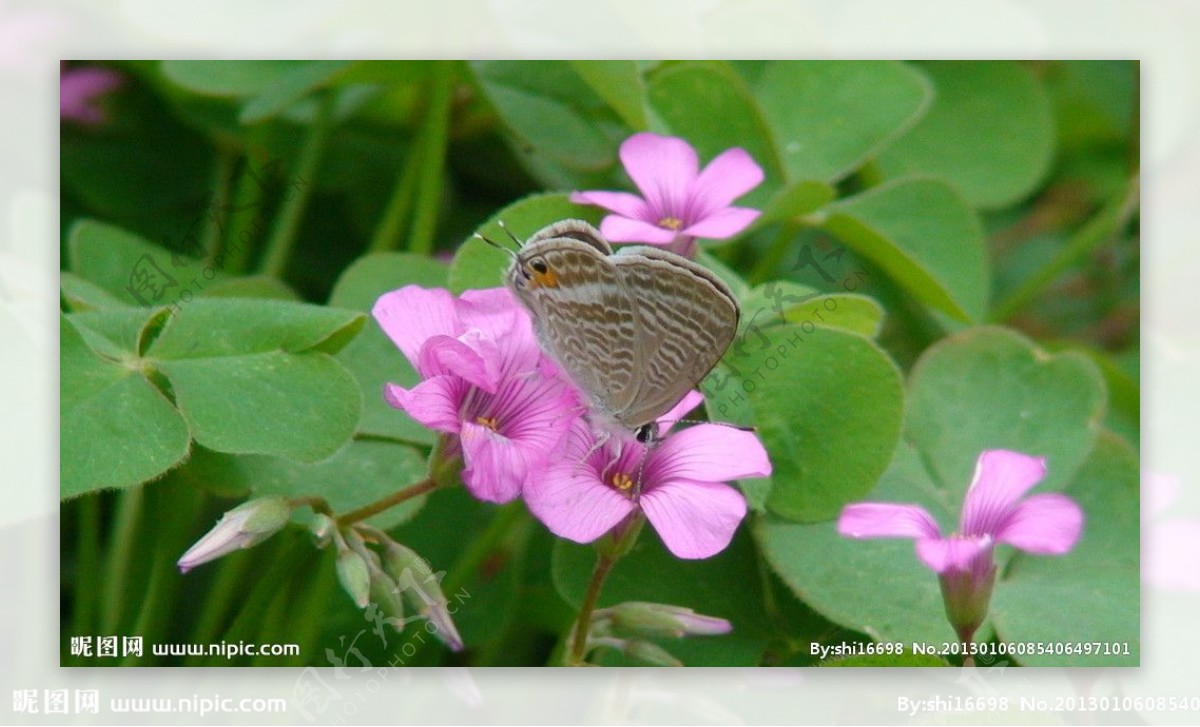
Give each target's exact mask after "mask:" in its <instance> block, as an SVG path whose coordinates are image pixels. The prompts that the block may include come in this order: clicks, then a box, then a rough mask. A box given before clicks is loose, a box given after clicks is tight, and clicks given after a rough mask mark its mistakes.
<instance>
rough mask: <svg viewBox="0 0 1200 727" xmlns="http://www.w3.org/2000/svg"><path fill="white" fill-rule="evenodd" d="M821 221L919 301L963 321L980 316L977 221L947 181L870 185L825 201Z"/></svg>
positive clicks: (984, 278) (982, 285)
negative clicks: (824, 216) (830, 202)
mask: <svg viewBox="0 0 1200 727" xmlns="http://www.w3.org/2000/svg"><path fill="white" fill-rule="evenodd" d="M824 227H825V229H826V230H828V231H829V232H831V233H833V234H834V235H837V237H838V238H839V239H841V240H842V241H843V242H845V243H846V246H847V247H849V248H851V249H852V250H854V251H855V252H856V253H858V254H859V255H861V256H863V257H865V258H867V259H868V260H870V261H871V262H873V263H875V264H876V265H878V266H879V267H881V268H883V270H884V271H885V272H887V274H888V275H890V276H891V277H892V278H893V279H894V280H895V281H896V282H897V283H899V284H900V285H901V286H902V287H903V288H904V289H905V290H906V291H907V292H908V293H909V294H910V295H912V296H914V297H916V298H917V299H918V300H920V301H921V302H923V303H924V304H925V305H928V306H930V307H932V308H935V309H937V310H940V311H942V312H943V313H946V314H947V315H949V316H952V317H953V318H955V319H957V320H960V321H963V322H970V321H975V320H979V319H981V318H982V317H983V315H984V312H985V310H986V307H987V299H988V280H989V279H988V266H987V251H986V248H985V245H984V236H983V226H982V225H981V224H980V221H979V218H978V217H977V216H976V215H975V213H974V212H973V211H972V210H971V209H970V208H969V207H968V206H967V205H966V203H965V202H964V201H963V200H962V198H960V197H959V196H958V194H957V193H955V192H954V190H953V189H951V188H950V187H948V186H946V185H945V184H943V183H941V182H937V181H933V180H922V179H918V180H901V181H897V182H893V183H889V184H885V185H881V186H879V187H875V188H874V189H871V190H869V191H867V192H864V193H862V194H860V195H857V196H854V197H849V198H847V199H845V200H842V201H840V202H837V203H835V204H833V205H831V206H830V207H829V216H828V218H827V219H826V220H825V223H824Z"/></svg>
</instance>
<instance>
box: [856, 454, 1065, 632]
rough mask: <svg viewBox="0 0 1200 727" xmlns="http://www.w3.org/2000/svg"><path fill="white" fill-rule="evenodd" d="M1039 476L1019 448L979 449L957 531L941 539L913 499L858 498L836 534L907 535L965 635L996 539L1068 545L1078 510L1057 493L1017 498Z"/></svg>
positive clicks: (977, 609)
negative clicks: (908, 501) (934, 576)
mask: <svg viewBox="0 0 1200 727" xmlns="http://www.w3.org/2000/svg"><path fill="white" fill-rule="evenodd" d="M1045 474H1046V460H1045V459H1043V458H1041V457H1031V456H1029V455H1026V454H1021V453H1020V452H1009V451H1006V450H1002V449H992V450H987V451H985V452H984V453H983V454H981V455H979V460H978V461H977V462H976V464H975V477H974V479H973V480H972V481H971V487H970V488H969V489H968V490H967V496H966V498H965V500H964V501H963V509H962V517H961V521H960V523H959V530H958V532H956V533H953V534H951V535H950V536H948V537H946V536H943V535H942V533H941V530H940V529H939V528H938V525H937V523H936V522H935V521H934V519H933V517H932V516H931V515H930V514H929V513H928V512H926V510H925V509H924V508H922V507H919V506H917V505H897V504H891V503H884V502H860V503H855V504H853V505H847V506H846V508H845V509H843V510H842V515H841V517H840V518H839V519H838V526H837V527H838V532H839V533H840V534H842V535H844V536H847V537H851V538H914V539H915V540H916V541H917V556H918V557H919V558H920V559H921V561H922V562H923V563H925V565H927V566H929V567H930V568H932V569H933V570H934V571H935V572H936V573H937V574H938V577H939V579H940V582H941V586H942V597H943V600H944V601H945V604H946V615H947V616H948V617H949V618H950V622H951V624H952V625H953V626H954V627H955V630H956V631H957V632H958V634H959V636H960V637H961V638H963V639H964V640H969V639H970V638H971V636H972V635H973V634H974V633H975V630H976V629H977V628H979V624H981V623H983V617H984V616H985V615H986V614H987V607H988V602H989V601H990V600H991V594H992V585H993V583H994V582H995V576H996V565H995V561H994V559H993V557H992V553H993V550H994V548H995V546H996V544H997V543H1007V544H1008V545H1011V546H1013V547H1015V548H1018V549H1020V550H1024V551H1026V552H1029V553H1037V554H1040V555H1062V554H1064V553H1066V552H1068V551H1069V550H1071V548H1073V547H1074V546H1075V543H1076V541H1078V540H1079V534H1080V532H1081V530H1082V529H1083V511H1082V510H1080V509H1079V506H1078V505H1076V504H1075V501H1074V500H1072V499H1071V498H1069V497H1067V496H1066V495H1062V494H1058V493H1043V494H1039V495H1032V496H1030V497H1025V494H1026V493H1027V492H1029V490H1030V489H1032V488H1033V486H1034V485H1036V484H1037V483H1038V482H1040V481H1041V480H1042V478H1043V477H1044V476H1045Z"/></svg>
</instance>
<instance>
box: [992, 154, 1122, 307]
mask: <svg viewBox="0 0 1200 727" xmlns="http://www.w3.org/2000/svg"><path fill="white" fill-rule="evenodd" d="M1140 189H1141V183H1140V177H1139V175H1137V174H1135V175H1134V176H1133V177H1132V178H1130V180H1129V182H1128V184H1126V185H1125V187H1124V188H1123V189H1121V190H1120V193H1119V194H1117V195H1115V196H1114V197H1113V198H1112V199H1110V200H1109V201H1108V202H1107V203H1106V204H1105V205H1104V206H1103V207H1101V208H1100V211H1099V212H1097V213H1096V214H1095V215H1094V216H1093V217H1092V218H1091V219H1090V220H1088V221H1087V223H1086V224H1084V226H1083V227H1081V228H1079V230H1078V231H1077V232H1076V233H1075V234H1074V235H1072V236H1071V237H1070V239H1068V240H1067V243H1066V244H1065V245H1063V247H1062V248H1060V249H1059V251H1058V254H1057V255H1055V256H1054V257H1053V258H1051V259H1050V261H1049V262H1047V263H1046V264H1045V265H1043V266H1042V267H1041V268H1040V269H1039V270H1037V271H1036V272H1034V273H1033V275H1030V276H1029V277H1028V278H1026V279H1025V282H1024V283H1022V284H1021V285H1020V286H1019V287H1018V288H1017V289H1016V290H1014V291H1013V292H1012V293H1011V294H1009V296H1008V297H1007V298H1005V299H1004V300H1002V301H1001V302H999V303H997V304H996V306H995V307H994V308H993V309H992V313H991V315H990V316H989V319H990V320H991V321H992V322H994V323H999V322H1002V321H1006V320H1008V319H1009V318H1012V317H1013V316H1014V315H1016V314H1017V313H1018V312H1019V311H1020V310H1021V309H1022V308H1024V307H1025V306H1027V305H1029V304H1030V303H1031V302H1032V301H1033V300H1034V299H1035V298H1037V297H1038V296H1039V295H1041V294H1042V293H1043V292H1044V291H1045V289H1046V288H1047V287H1049V286H1050V284H1051V283H1053V282H1054V281H1056V280H1057V279H1058V278H1059V276H1060V275H1062V274H1063V273H1064V272H1066V271H1067V270H1069V269H1071V268H1072V267H1074V266H1075V265H1076V264H1078V263H1079V261H1080V260H1082V259H1083V258H1085V257H1087V256H1088V255H1090V254H1091V253H1092V252H1094V251H1095V250H1096V248H1098V247H1100V246H1101V245H1103V244H1104V243H1106V242H1108V241H1109V240H1111V239H1112V238H1113V236H1114V235H1116V234H1117V233H1119V232H1120V231H1121V229H1122V228H1123V227H1124V226H1125V223H1126V222H1128V221H1129V218H1130V217H1131V216H1132V215H1133V213H1134V212H1135V211H1136V210H1137V208H1138V198H1139V194H1140Z"/></svg>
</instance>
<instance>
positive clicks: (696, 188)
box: [689, 147, 763, 217]
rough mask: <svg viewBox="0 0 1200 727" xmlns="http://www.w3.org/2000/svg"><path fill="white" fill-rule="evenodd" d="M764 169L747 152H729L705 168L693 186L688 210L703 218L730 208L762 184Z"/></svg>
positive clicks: (725, 152)
mask: <svg viewBox="0 0 1200 727" xmlns="http://www.w3.org/2000/svg"><path fill="white" fill-rule="evenodd" d="M762 180H763V170H762V167H760V166H758V164H756V163H755V161H754V158H753V157H751V156H750V155H749V154H748V153H747V152H746V150H745V149H740V148H736V147H735V148H733V149H726V150H725V151H723V152H721V153H720V154H718V155H717V157H716V158H715V159H713V160H712V161H711V162H709V163H708V166H706V167H704V170H703V171H701V172H700V176H699V177H697V178H696V181H695V182H694V183H692V188H691V193H690V197H691V199H690V200H689V207H690V208H691V210H692V211H693V212H695V213H697V215H698V216H700V217H707V216H708V215H709V214H711V213H713V212H715V211H717V210H720V209H722V208H724V207H728V206H729V205H730V203H732V202H733V200H735V199H737V198H738V197H741V196H742V195H743V194H745V193H747V192H749V191H750V190H752V189H754V188H755V187H757V186H758V185H759V184H761V183H762Z"/></svg>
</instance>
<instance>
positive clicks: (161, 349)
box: [148, 298, 366, 360]
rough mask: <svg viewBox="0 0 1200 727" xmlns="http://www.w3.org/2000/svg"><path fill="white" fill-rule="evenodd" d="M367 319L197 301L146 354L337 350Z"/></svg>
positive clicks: (293, 306) (263, 303)
mask: <svg viewBox="0 0 1200 727" xmlns="http://www.w3.org/2000/svg"><path fill="white" fill-rule="evenodd" d="M365 322H366V317H365V316H364V315H363V314H361V313H358V312H356V311H349V310H339V309H337V308H326V307H324V306H319V305H312V304H309V303H292V302H288V301H279V300H254V299H242V298H208V299H200V300H195V301H193V302H192V303H189V304H187V305H184V306H180V307H179V309H178V310H175V311H174V312H173V313H172V314H171V315H170V316H169V319H168V320H167V322H166V326H165V327H164V328H163V331H162V333H160V334H159V336H158V338H157V340H155V341H154V343H153V344H152V345H151V347H150V349H149V352H148V355H149V356H151V357H153V358H155V359H158V360H173V359H199V358H210V357H218V356H238V355H243V354H250V353H264V352H268V351H280V352H287V353H302V352H304V351H324V352H325V353H336V352H337V351H338V350H340V349H341V348H342V347H343V346H344V345H346V343H347V342H348V341H349V340H350V339H352V338H353V337H354V336H355V335H356V334H357V333H358V332H359V331H360V330H362V327H363V324H364V323H365Z"/></svg>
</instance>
